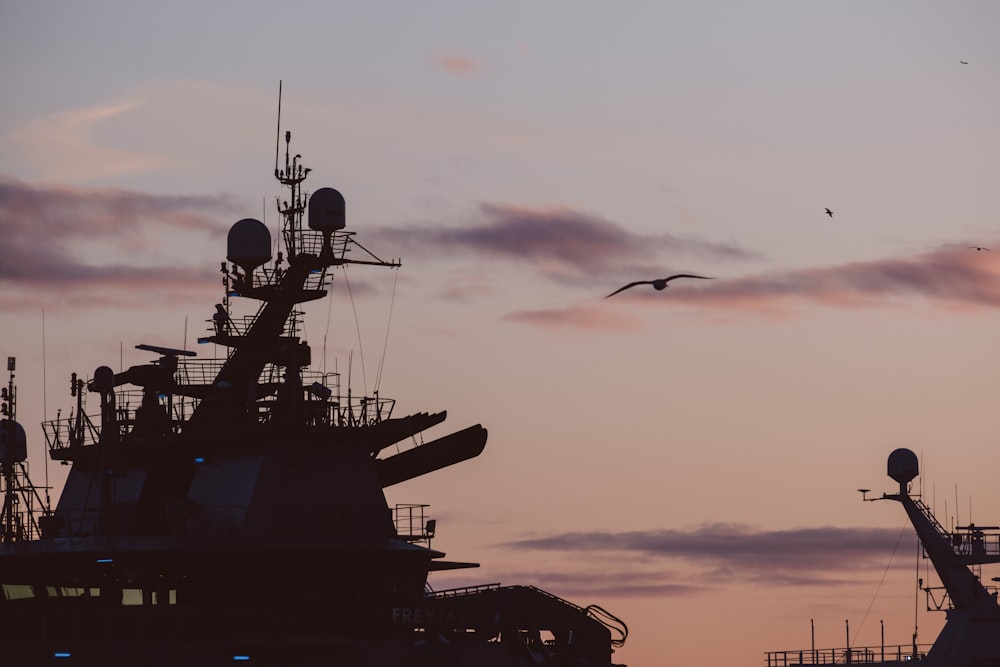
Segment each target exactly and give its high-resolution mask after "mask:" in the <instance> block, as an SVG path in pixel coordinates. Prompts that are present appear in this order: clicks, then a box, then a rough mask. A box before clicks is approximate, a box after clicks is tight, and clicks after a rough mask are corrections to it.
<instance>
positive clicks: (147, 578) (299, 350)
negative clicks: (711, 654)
mask: <svg viewBox="0 0 1000 667" xmlns="http://www.w3.org/2000/svg"><path fill="white" fill-rule="evenodd" d="M279 106H280V103H279ZM280 136H281V134H280V123H279V134H278V137H279V139H280ZM290 142H291V134H290V133H286V134H285V143H286V150H285V164H284V167H283V168H282V167H281V165H280V163H278V160H277V154H276V164H275V176H276V178H277V179H278V181H279V182H280V183H281V184H282V185H283V186H284V187H286V188H288V190H289V193H288V196H287V198H285V199H283V200H282V201H281V203H279V205H278V210H279V213H280V214H281V216H282V225H281V237H282V241H283V242H284V254H283V253H281V252H278V253H277V260H273V261H272V258H271V253H272V248H271V241H270V234H269V232H268V231H267V228H266V227H265V226H264V224H263V223H261V222H259V221H258V220H255V219H253V218H244V219H242V220H239V221H238V222H236V224H234V225H233V227H232V228H231V230H230V232H229V236H228V238H227V254H226V257H227V260H228V262H229V264H226V263H223V264H222V267H221V268H222V273H223V287H224V289H225V294H224V297H223V299H222V302H221V303H218V304H216V306H215V310H214V312H213V313H212V314H211V316H210V318H209V319H208V320H207V324H208V327H209V335H207V336H205V337H203V338H200V339H199V343H212V344H214V345H215V346H216V349H221V350H223V351H224V354H223V355H222V356H221V357H220V358H214V359H207V358H202V357H198V358H195V355H194V353H193V352H188V351H186V350H179V349H174V348H170V347H162V346H156V345H139V346H137V347H138V349H140V350H143V351H147V352H153V353H155V354H157V355H159V358H157V359H155V360H153V361H151V362H150V363H144V364H139V365H135V366H131V367H130V368H127V369H125V370H123V371H121V372H119V373H115V372H114V371H112V369H111V368H110V367H108V366H101V367H100V368H98V369H97V370H95V371H94V374H93V377H92V379H91V380H90V382H84V381H83V380H82V379H79V378H78V377H77V376H76V374H74V375H73V376H72V379H71V382H70V387H71V393H72V396H73V398H74V399H75V402H76V405H75V407H74V409H73V410H72V411H71V412H70V415H69V417H65V418H64V417H62V416H61V415H60V417H59V418H57V419H56V420H52V421H48V422H46V423H45V424H43V428H44V431H45V435H46V439H47V441H48V446H49V453H50V456H51V457H52V458H53V459H56V460H59V461H62V462H64V463H67V464H69V463H71V464H72V468H71V469H70V472H69V476H68V478H67V481H66V484H65V487H64V489H63V492H62V495H61V497H60V498H59V502H58V505H57V507H56V510H55V513H54V514H52V515H51V516H46V517H43V518H44V521H43V524H42V525H43V526H44V528H43V530H42V531H41V536H39V535H38V534H37V532H35V533H33V534H31V535H28V534H27V533H25V531H23V530H21V531H20V532H18V529H17V527H16V526H14V527H12V528H10V529H9V530H8V531H7V532H5V533H4V535H5V538H6V535H7V534H8V532H9V533H11V534H15V533H16V536H17V537H18V538H19V539H20V541H19V543H18V544H17V545H12V546H16V549H15V548H6V547H7V545H0V627H2V628H4V632H5V633H6V634H5V636H6V637H17V638H19V641H18V642H8V643H7V645H5V647H4V651H5V653H4V655H5V659H8V658H9V662H10V664H12V665H14V664H18V665H28V664H31V665H34V664H48V663H49V662H51V661H52V660H53V659H60V658H63V657H66V658H69V659H71V661H73V662H74V664H75V662H80V663H81V664H95V665H96V664H101V665H105V664H107V665H125V664H129V665H131V664H146V665H156V666H160V665H163V666H164V667H166V666H167V665H184V667H203V666H208V665H220V664H230V663H231V662H233V661H239V662H242V661H252V662H251V664H261V665H270V664H275V665H276V664H282V665H286V664H287V665H295V664H331V665H332V664H350V665H371V666H374V665H384V664H425V665H443V664H455V665H458V664H463V665H490V666H503V665H511V666H513V665H523V664H547V665H560V666H563V667H569V666H580V667H582V666H583V665H588V666H604V667H610V666H611V665H612V662H611V658H612V654H613V652H614V649H615V647H617V646H620V645H621V643H622V642H623V641H624V639H625V636H626V634H627V628H626V627H625V625H624V623H622V622H621V621H620V620H618V619H616V618H614V617H613V616H611V615H610V614H607V612H604V611H603V610H601V609H600V608H599V607H596V606H594V605H592V606H590V607H580V606H577V605H575V604H573V603H571V602H568V601H566V600H563V599H561V598H559V597H556V596H555V595H552V594H550V593H546V592H544V591H542V590H540V589H537V588H533V587H530V586H501V585H499V584H493V583H489V584H483V585H478V586H470V587H464V588H459V589H451V590H443V591H434V590H433V589H432V588H431V586H430V581H429V575H431V574H432V573H434V572H440V571H444V570H455V569H463V568H474V567H477V564H476V563H469V562H464V561H453V560H444V555H445V554H444V553H443V552H441V551H437V550H435V549H433V548H431V539H432V538H433V539H441V537H440V536H439V534H438V533H437V521H436V520H435V519H434V518H430V517H428V516H426V514H425V510H426V507H427V506H426V505H419V504H406V505H403V504H399V503H396V504H395V505H394V506H390V505H389V503H388V501H387V499H386V495H385V491H384V490H383V489H384V488H385V487H388V486H394V485H398V484H401V483H403V482H405V481H407V480H411V479H414V478H417V477H420V476H423V475H427V474H429V473H432V472H434V471H436V470H440V469H442V468H446V467H449V466H452V465H454V464H456V463H459V462H462V461H467V460H470V459H473V458H475V457H476V456H478V455H479V454H480V453H481V452H482V451H483V449H484V447H485V445H486V439H487V432H486V429H485V428H483V427H482V426H481V425H479V424H475V425H472V426H467V427H465V428H461V429H459V430H457V431H455V432H453V433H450V434H446V435H442V436H440V437H430V438H428V441H427V442H425V441H424V432H425V431H427V430H428V429H431V428H433V427H435V426H437V425H439V424H441V423H443V422H444V421H445V418H446V414H445V412H444V411H439V412H433V413H426V412H420V413H415V414H410V415H405V416H395V415H393V409H394V407H395V402H394V401H393V400H392V399H388V398H385V397H384V396H381V395H380V394H379V392H378V391H377V390H376V391H373V392H372V393H370V394H368V393H366V394H365V395H358V394H355V393H354V392H352V389H351V387H350V386H343V385H342V379H341V376H340V374H339V373H336V372H334V373H329V372H325V370H324V371H322V372H321V371H317V370H314V369H313V368H312V367H311V366H312V365H311V361H312V357H313V352H312V348H311V347H310V346H309V344H308V343H307V342H306V341H305V340H304V337H303V331H304V326H303V322H302V320H303V317H304V315H303V312H302V309H301V308H302V304H303V303H305V302H308V301H312V300H316V299H321V298H323V297H325V296H326V295H327V293H328V289H329V286H330V284H331V281H332V280H333V271H334V270H335V269H336V268H338V267H341V266H343V265H346V264H355V265H369V266H378V267H386V268H398V267H399V266H400V264H399V262H398V261H395V260H393V261H385V260H382V259H380V258H379V257H377V256H376V255H374V254H372V253H371V252H369V251H368V250H367V249H365V248H364V247H362V246H361V245H360V244H359V243H358V242H357V241H356V240H355V238H354V232H353V231H348V230H347V229H346V225H345V223H346V216H345V204H344V198H343V196H342V195H341V194H340V193H339V192H338V191H337V190H334V189H333V188H320V189H319V190H317V191H316V192H315V193H313V194H312V196H311V197H308V198H307V197H306V196H305V194H304V193H303V191H302V183H303V181H304V180H305V179H306V177H307V176H308V174H309V171H310V170H309V169H307V168H305V167H303V166H302V164H301V155H298V154H296V155H295V156H294V157H291V155H290V148H289V144H290ZM306 199H308V201H309V203H308V206H307V205H306ZM307 211H308V225H305V224H303V223H304V221H305V220H306V215H307ZM230 299H233V300H235V302H236V304H243V303H246V300H250V301H251V302H255V303H254V304H253V306H252V307H250V308H247V309H246V310H247V311H248V313H249V314H240V312H239V310H240V309H238V308H234V306H233V304H232V303H231V302H230ZM115 340H116V341H117V338H116V339H115ZM324 368H325V364H324ZM88 392H92V393H97V394H98V395H99V396H98V397H99V399H100V412H99V418H98V415H92V416H91V415H88V414H87V412H86V399H87V396H88ZM18 428H19V427H18ZM18 428H13V427H11V428H9V429H8V431H7V432H8V433H10V434H12V435H10V436H8V437H6V438H5V439H4V440H2V441H0V458H2V459H3V461H10V462H12V464H13V465H19V463H20V461H21V460H22V459H23V453H22V451H23V446H22V445H23V431H22V430H18ZM4 465H6V463H5V464H4ZM480 474H488V473H486V472H484V471H483V470H482V469H481V470H480ZM6 516H7V515H6V514H5V518H6ZM456 525H457V524H456ZM12 526H13V524H12ZM12 644H16V645H13V646H12ZM5 664H6V663H5Z"/></svg>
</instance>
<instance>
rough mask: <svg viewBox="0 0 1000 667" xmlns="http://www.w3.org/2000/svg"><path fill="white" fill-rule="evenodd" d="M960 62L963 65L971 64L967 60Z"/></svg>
mask: <svg viewBox="0 0 1000 667" xmlns="http://www.w3.org/2000/svg"><path fill="white" fill-rule="evenodd" d="M958 62H960V63H962V64H963V65H968V64H969V63H968V61H965V60H959V61H958Z"/></svg>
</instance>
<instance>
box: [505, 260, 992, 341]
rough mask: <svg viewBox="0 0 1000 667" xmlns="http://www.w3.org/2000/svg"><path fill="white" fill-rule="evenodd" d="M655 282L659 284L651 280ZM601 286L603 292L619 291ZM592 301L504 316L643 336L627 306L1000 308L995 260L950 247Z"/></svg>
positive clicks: (785, 313) (721, 312)
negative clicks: (621, 304) (923, 306)
mask: <svg viewBox="0 0 1000 667" xmlns="http://www.w3.org/2000/svg"><path fill="white" fill-rule="evenodd" d="M652 277H657V276H652ZM618 286H619V285H617V284H616V283H610V282H608V283H606V285H605V289H606V290H611V289H615V288H617V287H618ZM603 296H604V295H603V294H597V293H596V290H595V294H594V299H593V300H592V301H590V302H588V303H578V304H573V305H569V306H567V307H565V308H552V309H546V310H524V311H517V312H513V313H509V314H507V315H505V316H504V318H503V319H504V320H505V321H509V322H515V323H519V324H525V325H529V326H534V327H540V328H545V329H557V328H558V329H580V330H585V331H589V330H595V329H607V330H618V331H638V330H642V326H641V321H640V320H638V319H636V318H635V317H633V316H632V315H633V314H634V311H631V310H625V309H623V308H621V307H619V306H618V305H617V304H620V303H622V302H626V303H629V304H632V305H636V304H640V305H643V306H647V307H657V308H683V309H685V310H687V311H694V312H702V313H708V314H710V315H712V316H715V317H722V318H724V319H723V321H731V320H732V319H733V318H734V317H736V316H743V315H746V314H752V315H753V316H755V317H775V318H785V317H792V316H794V315H795V314H796V313H797V312H801V311H802V310H803V309H805V308H808V307H810V306H820V307H826V308H853V309H858V308H875V307H894V306H900V305H906V304H911V305H912V304H915V303H920V302H924V303H926V304H930V305H931V306H933V307H937V308H944V309H950V310H972V309H980V308H996V307H998V306H1000V257H997V258H996V259H994V256H993V254H992V253H989V252H977V251H975V250H974V249H973V248H970V247H969V246H964V245H962V246H958V245H949V246H946V247H941V248H937V249H934V250H931V251H928V252H925V253H920V254H917V255H910V256H904V257H888V258H881V259H874V260H869V261H864V262H851V263H847V264H840V265H836V266H828V267H819V268H804V269H795V270H786V271H774V272H769V273H760V274H756V275H750V276H743V277H733V278H727V277H724V276H716V280H713V281H711V282H708V281H705V282H701V281H699V282H698V284H697V285H696V286H694V287H691V286H688V285H679V284H678V285H677V286H674V285H671V286H670V287H669V288H668V289H667V290H665V291H661V292H658V291H655V290H653V289H652V288H651V287H638V288H633V289H631V290H628V291H627V292H622V293H621V294H617V295H615V297H614V298H613V299H612V300H610V301H605V300H604V299H603Z"/></svg>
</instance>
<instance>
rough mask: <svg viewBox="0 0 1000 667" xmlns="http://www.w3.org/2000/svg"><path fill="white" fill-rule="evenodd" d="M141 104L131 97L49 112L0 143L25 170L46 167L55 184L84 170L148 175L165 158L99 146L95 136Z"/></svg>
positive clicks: (111, 173)
mask: <svg viewBox="0 0 1000 667" xmlns="http://www.w3.org/2000/svg"><path fill="white" fill-rule="evenodd" d="M143 106H144V102H143V101H142V100H141V98H139V97H137V96H133V97H131V98H128V99H123V100H116V101H114V102H109V103H107V104H104V105H100V106H92V107H86V108H80V109H72V110H69V111H64V112H60V113H53V114H48V115H46V116H42V117H40V118H36V119H34V120H33V121H31V122H30V123H28V124H27V125H25V126H23V127H20V128H18V129H17V130H16V131H15V132H12V133H11V134H9V135H7V136H5V137H3V140H4V142H5V143H6V144H8V145H9V146H10V148H11V150H14V151H16V152H17V153H18V154H19V155H20V156H21V159H22V160H23V161H24V162H25V163H26V164H27V165H28V166H40V165H41V164H43V163H44V165H45V166H46V170H47V172H48V175H49V176H50V177H51V178H53V179H55V180H63V179H67V178H74V177H77V176H79V175H80V173H81V171H82V170H84V169H85V170H88V171H89V172H90V174H91V177H95V176H118V175H122V174H126V173H134V172H143V171H150V170H152V169H156V168H158V167H161V166H163V158H161V157H156V156H154V155H152V154H144V153H140V152H137V151H129V150H121V149H116V148H111V147H110V146H106V145H101V144H100V143H99V142H98V141H97V139H96V136H95V135H96V132H97V130H98V128H99V127H100V126H101V125H102V124H105V123H108V122H110V121H113V120H115V119H118V118H120V117H122V116H125V115H128V114H131V113H134V112H135V111H137V110H139V109H140V108H141V107H143Z"/></svg>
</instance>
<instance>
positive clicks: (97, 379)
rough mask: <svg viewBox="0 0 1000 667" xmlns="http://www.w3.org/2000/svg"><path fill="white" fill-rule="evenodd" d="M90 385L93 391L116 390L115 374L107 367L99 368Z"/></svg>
mask: <svg viewBox="0 0 1000 667" xmlns="http://www.w3.org/2000/svg"><path fill="white" fill-rule="evenodd" d="M90 384H91V390H92V391H112V390H113V389H114V388H115V372H114V371H113V370H111V369H110V368H109V367H107V366H98V367H97V370H95V371H94V379H93V380H91V381H90Z"/></svg>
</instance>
